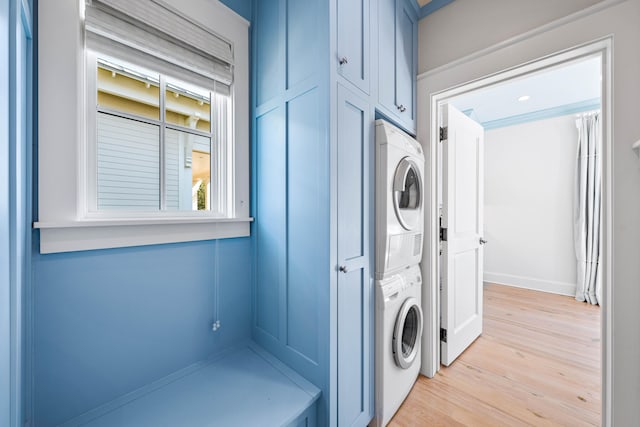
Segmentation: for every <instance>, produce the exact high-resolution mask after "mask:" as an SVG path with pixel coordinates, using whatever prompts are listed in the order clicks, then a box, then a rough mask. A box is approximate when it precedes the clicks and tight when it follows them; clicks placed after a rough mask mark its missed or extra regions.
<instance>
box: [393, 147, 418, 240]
mask: <svg viewBox="0 0 640 427" xmlns="http://www.w3.org/2000/svg"><path fill="white" fill-rule="evenodd" d="M393 207H394V209H395V212H396V216H397V217H398V221H399V222H400V224H402V226H403V227H404V228H405V230H409V231H411V230H413V229H415V228H416V227H417V226H418V225H419V224H418V222H419V221H420V212H421V209H422V176H421V175H420V169H418V165H417V164H416V163H415V162H414V161H413V160H411V158H409V157H405V158H403V159H402V160H400V163H399V164H398V167H397V168H396V174H395V177H394V179H393Z"/></svg>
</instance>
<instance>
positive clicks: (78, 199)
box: [34, 0, 252, 253]
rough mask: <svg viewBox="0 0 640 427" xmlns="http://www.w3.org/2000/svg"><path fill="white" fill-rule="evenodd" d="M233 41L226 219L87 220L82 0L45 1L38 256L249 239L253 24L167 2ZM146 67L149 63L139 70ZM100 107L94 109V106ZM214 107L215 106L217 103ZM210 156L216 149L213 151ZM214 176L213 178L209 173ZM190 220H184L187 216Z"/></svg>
mask: <svg viewBox="0 0 640 427" xmlns="http://www.w3.org/2000/svg"><path fill="white" fill-rule="evenodd" d="M164 1H165V2H166V3H168V4H170V5H172V6H173V7H175V8H176V9H179V10H180V11H181V12H182V13H183V14H184V16H185V17H187V18H188V19H190V20H192V21H197V22H198V23H200V24H202V25H204V26H205V27H207V28H209V29H211V31H214V32H215V33H217V34H218V35H220V36H221V37H223V38H225V39H226V40H228V41H230V42H231V44H232V46H233V51H234V63H233V67H234V82H233V85H232V87H231V102H232V105H233V108H232V111H231V112H230V116H231V117H230V118H229V123H230V124H231V126H230V127H231V129H229V130H228V134H229V136H230V137H231V138H232V140H233V141H234V143H233V144H232V145H231V147H230V151H231V152H230V153H228V155H226V156H225V158H226V159H227V164H225V165H220V166H221V167H226V168H227V169H228V170H229V171H233V172H232V173H233V177H232V184H231V185H229V186H227V189H228V194H227V196H226V197H225V198H226V202H227V212H228V216H226V217H220V216H214V215H211V214H210V213H209V214H203V213H202V212H188V213H185V212H181V213H180V212H173V213H169V212H161V215H149V214H148V213H147V214H145V213H133V214H131V215H129V214H127V217H126V218H123V217H122V214H121V213H119V214H118V217H115V216H114V215H110V214H105V215H102V214H101V215H97V216H96V215H87V209H86V207H87V200H86V199H87V197H86V195H87V188H86V185H88V184H87V183H86V180H85V179H84V177H86V176H87V169H86V168H87V165H86V161H85V159H86V155H87V149H88V142H87V140H86V135H87V129H86V127H85V123H88V122H87V118H88V117H87V115H88V112H89V108H92V107H91V106H88V105H87V102H86V101H85V99H86V96H85V95H86V94H85V91H86V90H87V84H86V83H88V82H87V80H86V72H85V69H86V62H85V44H84V36H83V31H82V21H81V10H82V8H81V4H83V2H84V0H58V1H56V2H43V4H42V5H41V6H40V13H39V16H40V20H39V53H38V61H39V75H38V85H39V105H38V126H39V141H38V159H39V167H38V222H36V223H35V224H34V226H35V227H36V228H39V229H40V252H41V253H54V252H69V251H79V250H90V249H106V248H117V247H127V246H138V245H149V244H161V243H174V242H187V241H196V240H209V239H218V238H231V237H242V236H248V235H249V229H250V222H251V221H252V218H251V217H250V216H249V197H250V196H249V28H248V27H249V22H248V21H246V20H245V19H243V18H242V17H240V16H239V15H237V14H236V13H234V12H233V11H231V10H230V9H229V8H227V7H226V6H224V5H223V4H221V3H220V2H219V1H214V2H210V1H207V0H182V1H181V0H164ZM141 65H144V64H141ZM93 108H95V107H93ZM212 108H213V100H212ZM212 149H213V147H212ZM212 172H213V171H212ZM185 214H186V215H185Z"/></svg>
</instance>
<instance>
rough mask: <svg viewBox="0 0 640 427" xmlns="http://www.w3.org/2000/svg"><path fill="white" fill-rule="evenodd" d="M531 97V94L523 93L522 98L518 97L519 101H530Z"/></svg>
mask: <svg viewBox="0 0 640 427" xmlns="http://www.w3.org/2000/svg"><path fill="white" fill-rule="evenodd" d="M530 98H531V97H530V96H529V95H522V96H521V97H520V98H518V101H520V102H524V101H528V100H529V99H530Z"/></svg>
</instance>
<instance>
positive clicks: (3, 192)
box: [0, 2, 13, 425]
mask: <svg viewBox="0 0 640 427" xmlns="http://www.w3.org/2000/svg"><path fill="white" fill-rule="evenodd" d="M9 64H10V62H9V2H2V3H0V93H4V94H8V93H9V67H10V66H9ZM9 141H10V139H9V98H8V97H6V96H3V97H2V98H0V236H1V237H0V424H2V425H11V398H10V396H11V381H10V377H11V351H12V348H13V347H12V345H11V275H10V273H9V266H10V240H9V233H10V230H11V227H10V220H9V216H10V205H9V197H10V196H9V188H10V187H9V164H10V163H9Z"/></svg>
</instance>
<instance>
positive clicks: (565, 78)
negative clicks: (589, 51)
mask: <svg viewBox="0 0 640 427" xmlns="http://www.w3.org/2000/svg"><path fill="white" fill-rule="evenodd" d="M600 75H601V65H600V58H599V57H596V58H589V59H586V60H580V61H577V62H573V63H571V64H569V65H564V66H562V67H560V68H555V69H553V70H548V71H543V72H540V73H536V74H535V75H532V76H528V77H524V78H520V79H515V80H512V81H509V82H507V83H503V84H499V85H495V86H491V87H488V88H486V89H479V90H477V91H474V92H471V93H469V94H465V95H462V96H460V97H457V98H454V99H453V100H451V104H453V105H454V106H455V107H456V108H458V109H459V110H461V111H464V112H465V113H467V114H468V115H470V116H471V117H472V118H473V119H475V120H476V121H478V122H480V123H482V124H485V127H487V126H486V125H487V124H490V123H488V122H493V121H496V120H504V119H507V118H512V117H514V116H522V115H533V114H536V113H540V112H545V111H552V110H553V111H558V112H561V111H567V112H577V110H579V109H580V107H581V106H584V108H585V109H587V108H593V105H594V103H598V104H599V98H600V86H601V77H600ZM523 96H529V99H528V100H526V101H519V100H518V99H519V98H520V97H523ZM556 115H560V114H556ZM489 127H490V126H489Z"/></svg>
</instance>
